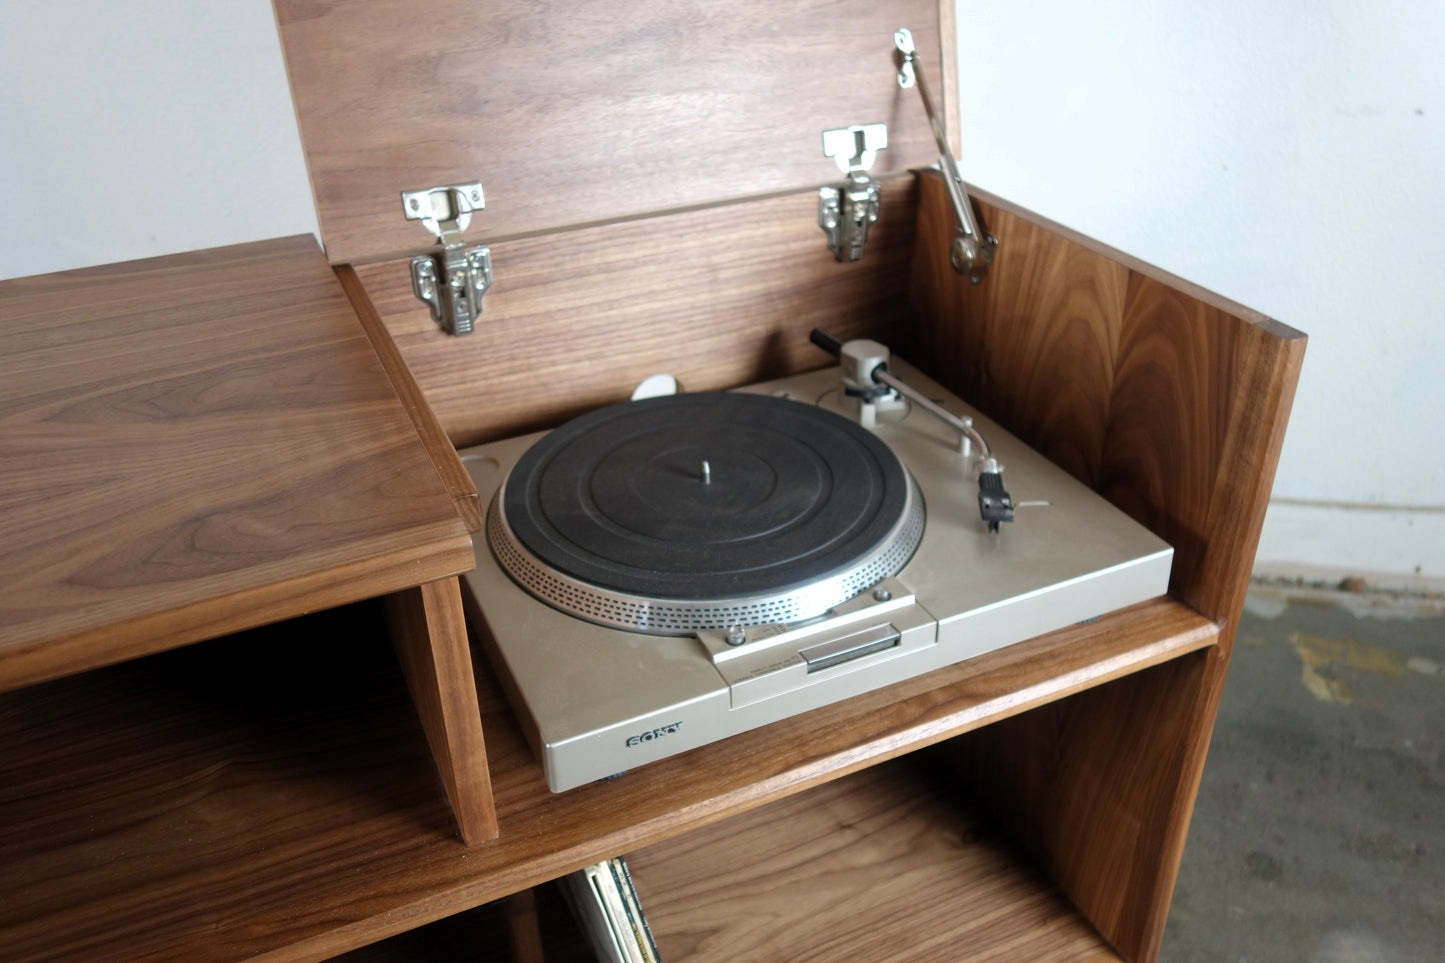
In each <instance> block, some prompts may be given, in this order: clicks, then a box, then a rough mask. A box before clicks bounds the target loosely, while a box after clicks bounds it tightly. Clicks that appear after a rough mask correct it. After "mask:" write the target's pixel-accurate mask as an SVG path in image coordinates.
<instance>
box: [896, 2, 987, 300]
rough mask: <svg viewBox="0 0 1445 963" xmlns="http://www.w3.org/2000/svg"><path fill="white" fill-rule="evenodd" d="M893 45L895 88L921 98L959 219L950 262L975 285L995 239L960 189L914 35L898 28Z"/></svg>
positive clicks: (955, 168) (955, 169)
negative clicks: (899, 56)
mask: <svg viewBox="0 0 1445 963" xmlns="http://www.w3.org/2000/svg"><path fill="white" fill-rule="evenodd" d="M893 45H894V46H895V47H897V48H898V52H899V53H900V54H902V55H903V62H902V64H901V65H900V66H899V68H898V86H899V87H902V88H904V89H907V88H909V87H917V88H918V93H919V96H921V97H922V98H923V110H924V112H925V113H927V114H928V123H929V126H930V127H932V128H933V139H934V140H935V141H937V142H938V166H939V167H940V168H941V169H942V171H943V182H944V184H945V185H946V186H947V187H948V199H949V201H950V202H951V203H952V205H953V213H954V216H955V217H956V218H957V219H958V231H957V233H956V234H955V235H954V238H953V248H952V249H951V250H950V252H949V262H950V263H951V264H952V265H953V269H954V270H955V271H957V272H958V273H959V274H967V275H968V279H969V280H970V281H972V282H973V283H974V284H977V283H978V282H980V281H982V280H983V276H984V274H985V272H987V271H988V266H989V264H990V263H991V262H992V261H993V255H994V251H996V250H997V249H998V238H996V237H994V236H993V235H992V234H989V233H987V232H985V231H984V230H983V229H982V228H981V227H980V226H979V223H978V219H977V218H976V217H975V216H974V213H973V204H972V202H971V201H970V200H969V197H968V191H967V190H966V189H965V188H964V186H963V177H962V176H961V175H960V174H959V173H958V162H957V161H955V160H954V159H953V151H951V150H949V147H948V136H947V134H946V133H945V132H944V129H943V121H942V120H941V119H940V118H939V116H938V108H937V107H936V106H935V105H934V103H933V96H932V95H931V94H930V93H929V90H928V81H927V79H926V78H925V77H924V76H923V71H922V69H920V65H919V62H918V48H917V47H915V46H914V44H913V34H912V32H911V31H909V30H908V28H907V27H899V28H898V30H897V31H896V32H895V33H894V34H893Z"/></svg>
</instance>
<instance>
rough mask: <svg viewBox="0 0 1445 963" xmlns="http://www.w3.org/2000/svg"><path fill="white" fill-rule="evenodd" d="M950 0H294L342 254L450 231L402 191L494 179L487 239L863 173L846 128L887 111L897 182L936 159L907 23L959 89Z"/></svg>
mask: <svg viewBox="0 0 1445 963" xmlns="http://www.w3.org/2000/svg"><path fill="white" fill-rule="evenodd" d="M939 6H940V5H939V4H938V3H937V2H936V0H890V2H888V3H877V2H874V0H837V2H828V3H806V4H751V5H740V4H716V3H709V2H705V0H686V2H674V3H654V4H617V3H612V2H604V0H588V2H580V3H519V2H509V3H489V4H485V5H480V4H475V3H462V2H458V0H446V2H442V3H433V4H431V5H429V6H428V7H427V8H426V10H425V12H421V11H419V10H418V9H417V8H416V6H415V4H412V3H408V2H405V0H361V2H358V0H276V12H277V18H278V20H279V23H280V29H281V40H282V47H283V49H284V52H285V57H286V66H287V70H288V72H289V74H290V79H291V88H292V94H293V98H294V100H295V103H296V112H297V117H298V120H299V123H300V128H301V140H302V144H303V146H304V148H305V151H306V159H307V165H308V167H309V168H310V172H311V183H312V187H313V190H314V191H315V195H316V209H317V214H318V217H319V219H320V222H321V233H322V240H323V242H324V244H325V246H326V251H327V255H328V256H329V258H330V259H331V261H332V263H336V264H340V263H348V262H349V263H353V264H362V263H366V262H369V261H377V260H384V259H387V258H396V257H399V256H401V255H403V254H407V253H413V252H415V251H418V250H421V249H424V248H427V247H429V246H431V245H434V244H435V243H436V238H435V237H429V236H428V235H427V233H426V231H425V230H424V229H423V228H422V227H421V225H420V222H415V221H407V220H405V219H404V218H403V216H402V209H401V197H400V195H401V192H402V191H410V190H421V189H425V188H431V187H435V186H439V185H444V184H460V183H470V182H473V181H477V180H480V181H481V182H482V185H483V187H484V189H485V191H486V210H485V211H483V212H481V213H480V214H478V215H476V216H475V217H474V218H473V220H472V223H471V226H470V228H469V229H468V231H467V236H468V238H471V239H476V240H482V241H492V240H499V239H509V238H514V237H517V236H520V235H524V234H534V233H539V232H552V231H557V230H559V229H562V228H567V227H575V226H578V225H584V224H591V223H597V222H602V221H609V220H615V219H619V218H630V217H637V216H639V215H644V214H649V213H656V212H660V211H672V210H683V209H688V208H695V207H700V206H705V205H713V204H718V203H722V202H729V201H735V200H738V199H741V198H745V197H758V196H764V195H770V194H783V193H789V192H794V191H799V190H802V189H804V188H808V187H814V188H816V187H817V186H819V185H822V184H827V183H832V182H836V181H841V180H842V176H841V175H840V174H839V172H838V169H837V167H836V166H835V165H834V163H833V161H832V160H831V159H830V158H827V157H825V156H823V153H822V132H823V131H824V130H826V129H830V128H837V127H847V126H850V125H853V124H871V123H877V122H884V123H886V124H887V125H888V131H889V146H888V149H887V150H884V151H882V152H880V154H879V156H878V160H877V162H876V164H875V167H874V171H875V173H877V174H882V175H886V174H890V173H901V172H904V171H907V170H909V169H910V168H912V167H917V166H920V165H925V164H930V163H932V162H933V161H934V159H935V157H936V149H935V148H934V146H933V139H932V135H931V133H930V132H929V128H928V122H927V118H926V115H925V114H924V112H923V106H922V102H921V101H920V99H919V97H918V94H917V92H916V91H912V90H900V89H899V88H898V86H897V84H896V83H895V79H894V78H895V76H896V73H897V66H896V62H895V51H894V48H893V31H894V30H896V29H897V28H898V27H900V26H908V27H910V28H911V29H912V30H913V32H914V37H915V40H916V42H917V44H918V49H919V51H920V55H921V56H922V57H923V58H924V62H925V63H926V65H927V68H928V70H929V72H930V79H932V80H934V90H935V91H940V87H939V83H938V79H939V78H940V77H941V76H942V71H941V58H940V54H939V35H938V24H939ZM949 40H950V43H951V42H952V38H951V37H950V38H949ZM944 93H946V91H941V92H940V93H938V94H936V95H935V96H939V97H940V99H942V96H943V95H944ZM940 110H941V111H942V112H943V115H944V116H946V117H947V116H952V115H953V113H955V111H954V110H953V109H952V104H951V103H947V104H943V105H941V106H940Z"/></svg>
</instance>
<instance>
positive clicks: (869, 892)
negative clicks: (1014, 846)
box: [627, 753, 1119, 963]
mask: <svg viewBox="0 0 1445 963" xmlns="http://www.w3.org/2000/svg"><path fill="white" fill-rule="evenodd" d="M940 769H946V767H944V766H941V765H940V763H939V761H938V760H937V759H936V758H934V757H933V756H932V754H930V753H917V754H914V755H913V756H910V757H907V758H905V759H898V760H895V761H893V762H889V763H885V764H883V765H881V766H875V767H873V768H871V769H866V770H863V771H862V772H858V773H854V774H853V775H850V776H846V777H844V778H842V779H837V780H834V781H833V782H830V783H827V784H825V785H823V786H820V787H818V788H816V789H812V790H810V791H808V792H806V793H801V794H798V795H794V796H790V797H788V798H787V799H784V800H780V801H778V802H774V803H771V804H769V805H767V806H764V807H762V808H759V809H755V810H752V811H751V812H748V813H746V814H744V815H741V816H735V817H733V818H731V819H728V820H725V821H723V822H720V823H716V824H714V825H712V826H709V827H707V828H706V829H701V830H698V831H696V832H692V833H688V834H686V835H683V836H679V837H676V838H674V839H669V840H667V841H665V842H662V843H658V844H656V845H653V846H649V847H647V848H645V849H641V850H638V851H637V852H634V853H631V854H629V855H628V857H627V863H628V866H629V868H630V869H631V871H632V877H633V882H634V884H635V885H636V887H637V892H638V897H639V900H640V902H641V904H642V909H643V912H644V913H645V914H646V916H647V920H648V923H649V924H650V925H651V928H652V933H653V936H654V937H655V938H656V940H657V948H658V952H659V954H660V955H661V957H662V958H663V959H664V960H687V961H692V963H708V961H717V963H734V961H737V960H749V961H756V963H794V961H805V960H813V961H819V963H833V961H837V960H867V961H869V963H890V961H896V963H926V961H938V963H952V961H956V960H970V961H979V963H984V961H990V960H992V961H1019V960H1028V961H1035V963H1042V961H1063V960H1068V961H1085V960H1098V961H1104V960H1115V961H1117V960H1118V959H1119V957H1118V956H1117V955H1116V954H1115V953H1114V952H1113V951H1112V950H1110V948H1109V946H1108V944H1107V943H1105V942H1104V941H1103V939H1102V938H1101V937H1100V936H1099V934H1098V933H1097V932H1096V931H1095V930H1094V928H1093V927H1092V926H1090V925H1089V923H1088V922H1087V921H1086V920H1085V919H1084V918H1083V917H1082V916H1081V915H1080V914H1079V912H1078V910H1076V909H1074V907H1073V906H1071V905H1070V904H1069V902H1068V900H1067V899H1065V898H1064V897H1063V895H1062V894H1061V893H1059V892H1058V890H1057V889H1056V888H1054V887H1053V886H1052V885H1050V884H1049V882H1048V881H1047V880H1046V879H1044V878H1043V877H1041V876H1039V875H1037V874H1036V873H1035V872H1034V871H1032V870H1030V869H1029V868H1028V865H1027V863H1026V862H1024V861H1022V860H1021V859H1020V858H1019V856H1018V854H1017V853H1015V852H1013V851H1011V849H1010V847H1009V846H1008V845H1007V844H1006V843H1004V842H1002V841H1001V840H1000V839H999V838H998V836H997V834H992V833H990V832H989V831H988V830H987V828H986V827H985V826H984V825H983V824H981V823H980V822H979V821H978V820H977V819H976V818H974V817H973V816H972V815H971V814H970V813H968V812H967V811H966V810H964V809H963V808H962V807H961V806H960V805H959V802H958V798H959V797H960V796H965V797H966V795H967V792H968V790H967V787H962V786H957V785H953V784H951V783H950V782H949V781H947V780H945V779H943V778H940V776H941V773H940V771H939V770H940Z"/></svg>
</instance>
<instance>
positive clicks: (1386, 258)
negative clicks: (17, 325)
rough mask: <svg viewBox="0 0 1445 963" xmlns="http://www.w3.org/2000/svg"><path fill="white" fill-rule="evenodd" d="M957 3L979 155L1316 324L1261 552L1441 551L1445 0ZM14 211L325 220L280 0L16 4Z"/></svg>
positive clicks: (171, 241) (1143, 252) (85, 247)
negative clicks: (298, 122)
mask: <svg viewBox="0 0 1445 963" xmlns="http://www.w3.org/2000/svg"><path fill="white" fill-rule="evenodd" d="M958 23H959V50H960V65H961V70H960V73H961V90H962V97H961V98H960V100H961V104H960V110H961V113H962V119H963V142H964V153H963V157H962V158H961V159H960V161H961V167H962V169H963V171H964V176H965V177H967V178H968V179H969V180H971V181H973V182H974V183H977V184H979V185H980V186H982V187H985V188H987V189H988V190H990V191H992V192H994V193H997V194H1001V195H1003V196H1005V197H1008V198H1010V199H1012V200H1014V201H1017V202H1018V203H1020V204H1023V205H1024V206H1026V207H1029V208H1032V209H1034V210H1037V211H1039V212H1040V213H1042V214H1045V215H1047V216H1049V217H1051V218H1053V219H1055V220H1057V221H1060V222H1062V223H1064V224H1067V225H1069V226H1070V227H1073V228H1076V229H1078V230H1080V231H1083V232H1084V233H1086V234H1090V235H1092V236H1094V237H1097V238H1098V239H1100V240H1102V241H1104V242H1106V243H1108V244H1111V245H1113V246H1115V247H1118V248H1121V249H1123V250H1125V251H1128V252H1130V253H1131V254H1134V255H1136V256H1138V257H1140V258H1143V259H1144V260H1146V261H1150V262H1153V263H1155V264H1158V265H1159V266H1161V267H1163V268H1165V269H1167V270H1169V271H1172V272H1174V273H1176V274H1179V275H1181V276H1183V277H1186V278H1188V279H1190V280H1192V281H1196V282H1198V283H1200V284H1203V285H1205V286H1206V287H1210V288H1213V289H1215V290H1217V291H1219V292H1221V293H1222V294H1225V295H1226V296H1228V297H1231V298H1234V299H1236V300H1238V301H1242V302H1244V303H1245V304H1248V305H1250V306H1252V307H1255V308H1258V309H1259V310H1262V311H1264V312H1266V313H1268V314H1270V315H1273V316H1274V317H1277V318H1279V319H1280V320H1282V321H1285V322H1287V323H1289V324H1292V325H1294V326H1296V327H1298V328H1301V329H1303V330H1305V331H1307V332H1308V333H1309V334H1310V335H1311V342H1310V347H1309V350H1308V352H1307V355H1306V359H1305V369H1304V376H1303V378H1302V380H1301V383H1300V388H1299V395H1298V397H1297V399H1296V402H1295V410H1294V417H1293V420H1292V422H1291V426H1290V431H1289V436H1288V439H1287V441H1286V445H1285V451H1284V455H1283V458H1282V460H1281V463H1280V470H1279V477H1278V481H1277V484H1276V501H1275V503H1274V504H1273V505H1272V506H1271V511H1270V517H1269V519H1268V521H1267V523H1266V531H1265V537H1264V540H1263V542H1262V545H1261V551H1260V557H1261V560H1263V561H1269V562H1275V563H1284V564H1285V565H1286V566H1296V565H1299V564H1302V563H1303V564H1311V565H1315V566H1323V567H1324V568H1325V569H1326V570H1327V571H1334V572H1339V573H1341V574H1343V573H1345V572H1348V571H1358V570H1378V571H1382V572H1396V573H1410V572H1415V571H1418V572H1419V573H1420V574H1422V575H1426V576H1435V577H1445V444H1441V443H1440V442H1439V441H1438V440H1437V436H1438V434H1439V433H1438V432H1437V430H1436V427H1435V415H1436V413H1437V412H1441V411H1445V372H1441V371H1440V370H1439V369H1440V368H1441V361H1442V360H1445V352H1442V350H1441V349H1442V340H1445V335H1442V333H1441V331H1442V327H1445V243H1442V241H1441V240H1440V230H1441V225H1445V186H1442V178H1441V177H1440V176H1439V175H1438V174H1437V172H1436V170H1435V167H1436V166H1437V165H1438V164H1439V163H1440V162H1441V161H1442V160H1445V123H1442V120H1445V79H1442V78H1445V74H1442V72H1441V71H1439V70H1438V69H1436V68H1435V66H1434V62H1435V56H1436V55H1437V54H1438V52H1439V51H1440V50H1445V5H1438V4H1422V3H1410V2H1404V0H1384V2H1376V3H1365V2H1360V0H1335V2H1319V0H1315V2H1306V0H1275V2H1271V3H1246V2H1243V0H1220V2H1217V3H1214V4H1182V3H1177V2H1171V3H1162V2H1140V0H1134V2H1125V0H1102V2H1085V0H1075V2H1064V0H1047V2H1032V3H1030V2H1023V0H1021V2H1018V3H1012V4H1007V3H984V2H980V0H959V7H958ZM888 39H889V38H886V37H885V38H883V40H882V42H883V43H887V42H888ZM0 211H3V212H4V214H3V218H0V277H18V276H23V275H26V274H33V273H40V272H44V271H52V270H59V269H62V268H69V267H78V266H83V265H88V264H99V263H105V262H108V261H115V260H124V259H129V258H134V257H143V256H149V255H154V254H165V253H172V252H176V251H182V250H191V249H196V248H201V247H209V246H212V245H217V244H229V243H235V242H240V241H248V240H257V239H261V238H265V237H275V236H278V235H283V234H294V233H300V232H311V233H315V231H316V225H315V216H314V212H313V208H312V203H311V196H310V188H309V185H308V182H307V177H306V171H305V166H304V161H303V159H302V154H301V149H300V143H299V139H298V137H297V134H296V128H295V121H294V118H293V115H292V112H291V106H290V101H289V95H288V92H287V89H286V80H285V74H284V68H283V66H282V62H281V54H280V47H279V44H278V42H277V39H276V34H275V27H274V24H273V22H272V16H271V10H270V5H269V3H268V2H267V0H231V2H229V3H206V4H199V3H192V2H185V0H131V2H129V3H126V4H114V3H106V2H100V0H83V2H73V3H69V4H57V3H53V2H31V0H0Z"/></svg>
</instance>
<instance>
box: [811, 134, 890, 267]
mask: <svg viewBox="0 0 1445 963" xmlns="http://www.w3.org/2000/svg"><path fill="white" fill-rule="evenodd" d="M887 146H888V127H887V126H886V125H884V124H864V125H861V126H859V125H854V126H852V127H840V128H838V129H837V130H825V131H823V153H824V154H825V155H827V156H828V157H831V158H833V160H834V161H835V162H837V164H838V169H839V170H841V171H842V172H843V173H845V174H847V175H848V183H847V184H845V185H843V186H842V187H820V188H819V189H818V226H819V227H821V228H822V229H823V233H825V234H827V235H828V250H830V251H832V252H833V256H834V257H836V258H837V259H838V260H840V261H856V260H858V259H859V258H860V257H862V256H863V245H864V244H866V243H867V241H868V228H869V227H871V226H872V225H873V222H874V221H876V220H878V182H877V181H875V180H873V179H871V178H870V177H869V176H868V171H869V170H870V169H871V168H872V167H873V161H874V159H875V158H876V157H877V156H878V152H879V151H880V150H883V149H884V148H886V147H887Z"/></svg>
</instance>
